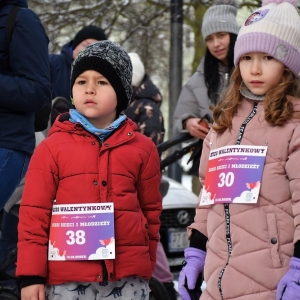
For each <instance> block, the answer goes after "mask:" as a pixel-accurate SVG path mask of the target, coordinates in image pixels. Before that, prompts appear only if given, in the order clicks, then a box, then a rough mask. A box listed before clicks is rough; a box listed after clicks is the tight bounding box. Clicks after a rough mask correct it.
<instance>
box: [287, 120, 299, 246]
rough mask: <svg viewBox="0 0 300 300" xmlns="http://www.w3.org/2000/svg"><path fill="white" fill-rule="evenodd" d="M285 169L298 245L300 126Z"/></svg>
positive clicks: (294, 136) (293, 136)
mask: <svg viewBox="0 0 300 300" xmlns="http://www.w3.org/2000/svg"><path fill="white" fill-rule="evenodd" d="M285 169H286V173H287V177H288V179H289V184H290V191H291V197H292V211H293V215H294V225H295V235H294V243H296V242H297V241H300V125H298V126H297V127H296V128H295V130H294V133H293V135H292V138H291V141H290V144H289V158H288V161H287V163H286V166H285Z"/></svg>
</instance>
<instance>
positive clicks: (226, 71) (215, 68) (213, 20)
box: [173, 0, 239, 196]
mask: <svg viewBox="0 0 300 300" xmlns="http://www.w3.org/2000/svg"><path fill="white" fill-rule="evenodd" d="M237 8H238V2H237V1H236V0H215V2H214V5H213V6H211V7H209V8H208V9H207V11H206V12H205V14H204V17H203V20H202V27H201V30H202V36H203V38H204V41H205V44H206V53H205V56H204V58H203V59H202V60H201V62H200V64H199V66H198V68H197V71H196V72H195V73H194V74H193V76H192V77H191V78H190V79H189V80H188V81H187V82H186V84H185V85H184V86H183V88H182V90H181V93H180V95H179V99H178V102H177V105H176V108H175V112H174V117H173V119H174V131H175V133H176V134H178V133H180V132H183V131H188V132H189V133H190V134H191V135H192V136H194V137H196V138H199V144H198V146H197V147H196V148H195V150H194V152H193V154H192V156H191V158H190V159H191V160H192V161H193V164H192V167H191V169H190V170H189V172H188V174H189V175H192V191H193V192H194V193H195V194H196V195H197V196H198V195H199V193H200V189H201V184H200V182H199V178H198V169H199V161H200V156H201V150H202V140H203V139H204V137H205V136H206V134H207V132H208V130H207V127H208V126H209V123H212V122H213V118H212V111H211V110H210V106H211V105H215V104H216V103H217V102H218V101H219V98H220V94H221V92H222V91H223V90H224V89H225V88H226V87H227V85H228V82H229V76H230V73H231V71H232V69H233V67H234V64H233V49H234V44H235V40H236V37H237V34H238V31H239V27H238V24H237V21H236V15H237Z"/></svg>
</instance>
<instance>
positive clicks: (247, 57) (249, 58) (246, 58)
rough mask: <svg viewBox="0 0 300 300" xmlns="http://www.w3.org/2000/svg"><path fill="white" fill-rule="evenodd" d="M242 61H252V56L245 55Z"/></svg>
mask: <svg viewBox="0 0 300 300" xmlns="http://www.w3.org/2000/svg"><path fill="white" fill-rule="evenodd" d="M242 60H251V56H249V55H244V56H242Z"/></svg>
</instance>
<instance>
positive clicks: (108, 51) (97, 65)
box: [70, 41, 132, 115]
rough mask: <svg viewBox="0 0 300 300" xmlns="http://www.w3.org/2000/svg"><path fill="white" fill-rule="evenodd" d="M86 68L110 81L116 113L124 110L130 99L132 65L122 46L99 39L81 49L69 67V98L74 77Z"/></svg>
mask: <svg viewBox="0 0 300 300" xmlns="http://www.w3.org/2000/svg"><path fill="white" fill-rule="evenodd" d="M87 70H95V71H97V72H99V73H101V74H102V75H103V76H104V77H106V78H107V80H108V81H109V82H110V84H111V85H112V87H113V88H114V90H115V92H116V94H117V101H118V104H117V115H119V114H120V113H121V112H122V111H123V110H125V109H126V108H127V106H128V104H129V102H130V101H131V96H132V88H131V80H132V65H131V60H130V57H129V55H128V53H127V52H126V50H125V49H124V48H122V47H121V46H120V45H119V44H116V43H113V42H111V41H100V42H96V43H93V44H90V45H88V46H86V47H85V48H84V49H83V50H81V51H80V52H79V54H78V56H77V57H76V59H75V60H74V62H73V63H72V67H71V79H70V88H71V98H72V97H73V96H72V88H73V85H74V82H75V80H76V78H77V77H78V76H79V75H80V74H81V73H83V72H85V71H87Z"/></svg>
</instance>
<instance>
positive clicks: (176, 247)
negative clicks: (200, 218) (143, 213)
mask: <svg viewBox="0 0 300 300" xmlns="http://www.w3.org/2000/svg"><path fill="white" fill-rule="evenodd" d="M163 179H164V180H166V181H167V182H168V183H169V190H168V192H167V194H166V196H165V197H164V198H163V211H162V214H161V228H160V235H161V242H162V244H163V247H164V250H165V252H166V255H167V258H168V261H169V266H170V268H171V270H172V272H173V273H174V275H176V274H177V273H178V271H180V269H181V266H182V261H183V259H184V254H183V251H184V249H185V248H186V247H188V246H189V241H188V237H187V231H186V227H187V226H188V225H189V224H191V223H192V222H193V220H194V217H195V209H196V205H197V202H198V197H197V196H196V195H195V194H194V193H192V192H191V191H189V190H188V189H186V188H185V187H184V186H183V185H182V184H180V183H179V182H177V181H175V180H173V179H171V178H169V177H167V176H163Z"/></svg>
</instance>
